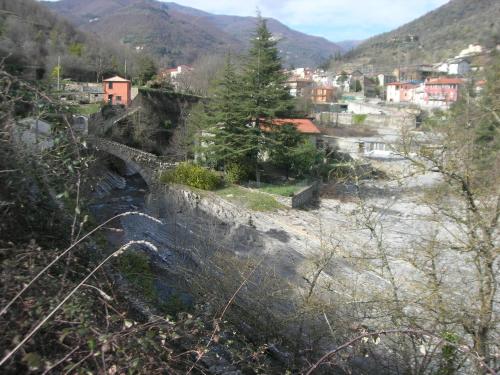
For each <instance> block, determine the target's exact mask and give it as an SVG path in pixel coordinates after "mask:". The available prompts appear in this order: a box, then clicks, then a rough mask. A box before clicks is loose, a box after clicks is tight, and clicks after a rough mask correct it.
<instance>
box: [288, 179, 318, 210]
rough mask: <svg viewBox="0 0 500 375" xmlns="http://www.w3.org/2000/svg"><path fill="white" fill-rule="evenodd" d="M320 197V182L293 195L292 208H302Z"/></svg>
mask: <svg viewBox="0 0 500 375" xmlns="http://www.w3.org/2000/svg"><path fill="white" fill-rule="evenodd" d="M318 198H319V182H314V183H313V184H312V185H310V186H307V187H305V188H304V189H302V190H300V191H298V192H297V193H295V194H294V195H293V197H292V208H301V207H304V206H307V205H309V204H311V203H313V202H314V201H316V200H317V199H318Z"/></svg>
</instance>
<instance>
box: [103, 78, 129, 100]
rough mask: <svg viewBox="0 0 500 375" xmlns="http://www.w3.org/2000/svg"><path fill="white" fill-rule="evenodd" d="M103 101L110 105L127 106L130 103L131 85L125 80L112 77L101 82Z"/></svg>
mask: <svg viewBox="0 0 500 375" xmlns="http://www.w3.org/2000/svg"><path fill="white" fill-rule="evenodd" d="M102 83H103V86H104V101H105V102H106V103H109V104H111V105H120V104H123V105H127V106H128V105H129V104H130V102H131V101H132V94H131V91H132V83H131V82H130V81H129V80H128V79H125V78H122V77H119V76H114V77H112V78H108V79H105V80H103V81H102Z"/></svg>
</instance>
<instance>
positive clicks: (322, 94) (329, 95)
mask: <svg viewBox="0 0 500 375" xmlns="http://www.w3.org/2000/svg"><path fill="white" fill-rule="evenodd" d="M334 99H335V89H334V88H333V87H325V86H320V87H315V88H313V89H312V93H311V100H312V102H313V103H333V101H334Z"/></svg>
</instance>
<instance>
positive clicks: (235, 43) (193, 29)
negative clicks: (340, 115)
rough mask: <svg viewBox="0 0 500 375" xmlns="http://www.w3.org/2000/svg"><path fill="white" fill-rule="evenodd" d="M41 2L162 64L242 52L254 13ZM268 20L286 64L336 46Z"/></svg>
mask: <svg viewBox="0 0 500 375" xmlns="http://www.w3.org/2000/svg"><path fill="white" fill-rule="evenodd" d="M46 4H47V6H49V7H50V8H51V9H52V10H54V11H55V12H57V13H58V14H60V15H62V16H64V17H66V18H68V19H69V20H71V22H73V23H74V24H75V25H77V26H78V27H80V28H81V29H82V30H85V31H88V32H94V33H97V34H99V35H106V37H107V38H108V39H109V40H111V41H113V42H114V43H115V44H121V45H128V46H131V47H132V48H134V49H138V50H145V51H149V52H151V53H153V54H154V55H155V56H156V57H157V58H159V59H162V65H164V66H167V65H176V64H186V63H192V62H193V61H194V60H196V59H197V58H198V57H200V56H203V55H206V54H214V53H215V54H217V53H218V54H220V53H225V52H227V51H228V50H232V51H235V52H243V51H244V50H245V49H246V48H248V46H249V43H248V40H250V36H251V33H252V31H253V30H254V28H255V25H256V24H257V19H256V17H236V16H223V15H214V14H210V13H207V12H203V11H200V10H197V9H193V8H189V7H184V6H180V5H178V4H176V3H162V2H159V1H154V0H125V1H117V0H88V1H83V0H61V1H58V2H49V3H46ZM268 24H269V29H270V30H271V32H272V33H273V34H274V35H275V37H276V38H278V39H280V42H279V48H280V52H281V56H282V58H283V61H284V63H285V64H287V65H296V66H317V65H318V64H321V63H323V62H325V61H327V60H328V58H329V57H330V56H332V55H334V54H335V53H336V52H337V51H339V50H340V47H339V46H337V45H336V44H335V43H332V42H330V41H328V40H326V39H324V38H320V37H315V36H310V35H306V34H303V33H300V32H297V31H295V30H292V29H290V28H288V27H287V26H285V25H283V24H282V23H280V22H278V21H276V20H274V19H269V20H268Z"/></svg>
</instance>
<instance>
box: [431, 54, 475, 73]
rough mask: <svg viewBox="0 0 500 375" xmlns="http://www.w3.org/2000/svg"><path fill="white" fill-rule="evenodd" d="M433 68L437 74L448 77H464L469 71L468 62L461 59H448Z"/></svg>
mask: <svg viewBox="0 0 500 375" xmlns="http://www.w3.org/2000/svg"><path fill="white" fill-rule="evenodd" d="M435 68H436V70H437V71H438V72H439V73H445V74H448V75H465V74H467V73H469V71H470V70H471V66H470V64H469V62H468V61H467V60H466V59H463V58H453V59H448V60H446V61H444V62H442V63H439V64H437V65H436V67H435Z"/></svg>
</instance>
